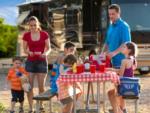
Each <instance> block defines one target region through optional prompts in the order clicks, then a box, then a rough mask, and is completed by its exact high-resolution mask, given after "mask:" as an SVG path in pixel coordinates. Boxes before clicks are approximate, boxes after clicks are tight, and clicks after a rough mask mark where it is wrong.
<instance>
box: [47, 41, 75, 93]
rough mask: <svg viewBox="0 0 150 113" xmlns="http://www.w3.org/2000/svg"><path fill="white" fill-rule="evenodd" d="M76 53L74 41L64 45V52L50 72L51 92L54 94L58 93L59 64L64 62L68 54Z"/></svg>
mask: <svg viewBox="0 0 150 113" xmlns="http://www.w3.org/2000/svg"><path fill="white" fill-rule="evenodd" d="M74 53H75V45H74V44H73V43H72V42H66V43H65V45H64V52H63V53H62V54H60V56H58V58H57V59H56V62H55V63H54V64H53V68H52V69H51V73H50V86H51V90H50V92H51V93H52V94H55V93H57V90H58V89H57V84H56V81H57V78H58V77H59V65H60V64H62V63H63V60H64V58H65V57H66V56H67V55H68V54H74Z"/></svg>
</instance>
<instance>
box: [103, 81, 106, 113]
mask: <svg viewBox="0 0 150 113" xmlns="http://www.w3.org/2000/svg"><path fill="white" fill-rule="evenodd" d="M105 94H106V87H105V82H103V111H104V113H105V98H106V97H105Z"/></svg>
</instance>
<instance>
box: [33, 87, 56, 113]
mask: <svg viewBox="0 0 150 113" xmlns="http://www.w3.org/2000/svg"><path fill="white" fill-rule="evenodd" d="M54 96H57V93H55V94H51V93H50V90H49V89H48V90H47V91H45V92H43V93H41V94H39V95H36V96H34V97H33V100H35V101H36V113H40V102H41V101H48V102H49V108H48V109H49V110H48V111H49V113H52V108H51V99H52V97H54ZM46 113H47V112H46Z"/></svg>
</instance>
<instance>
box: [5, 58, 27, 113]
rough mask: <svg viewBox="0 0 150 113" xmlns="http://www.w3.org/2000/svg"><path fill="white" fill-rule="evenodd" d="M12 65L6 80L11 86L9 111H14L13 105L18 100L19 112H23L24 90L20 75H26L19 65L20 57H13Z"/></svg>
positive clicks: (12, 112) (20, 62) (11, 112)
mask: <svg viewBox="0 0 150 113" xmlns="http://www.w3.org/2000/svg"><path fill="white" fill-rule="evenodd" d="M12 61H13V66H12V68H10V69H9V72H8V75H7V80H8V81H9V82H10V87H11V95H12V100H11V110H10V113H14V112H15V111H14V107H15V104H16V102H18V101H19V103H20V107H19V113H23V103H24V90H23V88H22V84H21V79H20V75H21V74H22V75H23V74H24V75H26V76H27V75H28V74H27V72H26V71H25V69H24V68H23V67H22V66H21V64H22V60H21V58H20V57H14V58H13V59H12Z"/></svg>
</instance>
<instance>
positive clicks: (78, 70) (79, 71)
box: [77, 65, 83, 74]
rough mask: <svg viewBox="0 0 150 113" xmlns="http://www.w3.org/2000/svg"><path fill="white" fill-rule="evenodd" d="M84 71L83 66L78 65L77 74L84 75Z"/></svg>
mask: <svg viewBox="0 0 150 113" xmlns="http://www.w3.org/2000/svg"><path fill="white" fill-rule="evenodd" d="M82 72H83V69H82V65H77V73H78V74H79V73H82Z"/></svg>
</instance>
